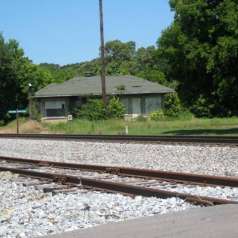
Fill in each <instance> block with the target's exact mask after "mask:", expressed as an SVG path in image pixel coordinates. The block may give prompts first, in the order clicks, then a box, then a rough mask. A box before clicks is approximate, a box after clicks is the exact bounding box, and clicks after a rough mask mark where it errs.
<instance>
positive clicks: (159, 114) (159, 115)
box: [150, 110, 165, 121]
mask: <svg viewBox="0 0 238 238" xmlns="http://www.w3.org/2000/svg"><path fill="white" fill-rule="evenodd" d="M164 118H165V115H164V112H163V110H158V111H155V112H151V113H150V120H152V121H159V120H162V119H164Z"/></svg>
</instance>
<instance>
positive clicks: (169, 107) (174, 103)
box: [164, 93, 183, 117]
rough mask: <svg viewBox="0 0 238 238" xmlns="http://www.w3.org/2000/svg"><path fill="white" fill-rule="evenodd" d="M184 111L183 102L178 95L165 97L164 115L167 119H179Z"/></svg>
mask: <svg viewBox="0 0 238 238" xmlns="http://www.w3.org/2000/svg"><path fill="white" fill-rule="evenodd" d="M182 111H183V107H182V104H181V101H180V99H179V97H178V95H177V94H176V93H174V94H168V95H166V96H165V97H164V115H165V116H167V117H178V116H179V114H180V113H181V112H182Z"/></svg>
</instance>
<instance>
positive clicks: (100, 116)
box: [74, 97, 125, 121]
mask: <svg viewBox="0 0 238 238" xmlns="http://www.w3.org/2000/svg"><path fill="white" fill-rule="evenodd" d="M124 112H125V107H124V105H123V104H122V103H121V102H120V100H119V99H118V98H115V97H114V98H111V99H110V100H109V102H108V105H107V106H106V107H105V105H104V103H103V101H102V100H100V99H90V100H89V101H88V102H87V103H86V104H84V105H83V106H82V107H81V108H80V109H76V110H75V111H74V116H75V117H76V118H83V119H87V120H90V121H97V120H105V119H109V118H122V117H123V116H124Z"/></svg>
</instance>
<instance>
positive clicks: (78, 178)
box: [0, 157, 238, 206]
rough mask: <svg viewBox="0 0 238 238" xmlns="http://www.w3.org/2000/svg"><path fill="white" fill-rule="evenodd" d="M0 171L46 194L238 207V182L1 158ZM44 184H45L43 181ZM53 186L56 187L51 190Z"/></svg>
mask: <svg viewBox="0 0 238 238" xmlns="http://www.w3.org/2000/svg"><path fill="white" fill-rule="evenodd" d="M0 171H9V172H12V173H16V174H19V175H22V176H27V177H32V178H37V179H39V180H40V181H41V182H43V184H44V190H45V191H47V192H59V191H64V192H67V191H68V192H71V191H72V189H73V190H74V189H90V190H100V191H104V192H114V193H122V194H124V195H129V196H136V195H140V196H146V197H158V198H170V197H179V198H181V199H184V200H186V201H187V202H190V203H193V204H197V205H205V206H211V205H220V204H238V178H236V177H220V176H219V177H217V176H205V175H197V174H186V173H175V172H166V171H159V170H144V169H135V168H125V167H112V166H98V165H87V164H72V163H60V162H51V161H39V160H30V159H29V160H28V159H21V158H10V157H0ZM42 180H43V181H42ZM52 182H54V184H55V185H54V186H53V187H52Z"/></svg>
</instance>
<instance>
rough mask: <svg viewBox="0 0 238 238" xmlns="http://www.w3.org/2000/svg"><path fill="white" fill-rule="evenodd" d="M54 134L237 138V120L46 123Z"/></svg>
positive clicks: (74, 121)
mask: <svg viewBox="0 0 238 238" xmlns="http://www.w3.org/2000/svg"><path fill="white" fill-rule="evenodd" d="M44 126H45V127H47V128H48V130H49V131H50V132H52V133H66V134H109V135H113V134H114V135H120V134H125V127H126V126H128V131H129V135H238V117H232V118H213V119H198V118H190V119H185V118H184V119H181V118H180V119H177V120H176V119H168V120H161V121H149V120H146V121H124V120H107V121H97V122H91V121H86V120H73V121H71V122H68V123H57V124H45V125H44Z"/></svg>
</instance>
